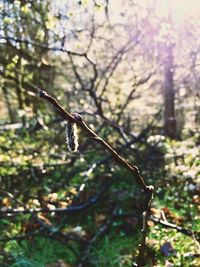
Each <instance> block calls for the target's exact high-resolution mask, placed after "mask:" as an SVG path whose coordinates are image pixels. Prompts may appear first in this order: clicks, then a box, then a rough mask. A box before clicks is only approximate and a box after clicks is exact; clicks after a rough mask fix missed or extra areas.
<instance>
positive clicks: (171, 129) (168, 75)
mask: <svg viewBox="0 0 200 267" xmlns="http://www.w3.org/2000/svg"><path fill="white" fill-rule="evenodd" d="M165 51H166V61H165V66H164V131H165V135H166V136H167V137H169V138H171V139H174V138H176V118H175V92H174V79H173V76H174V64H173V45H172V44H169V45H166V49H165Z"/></svg>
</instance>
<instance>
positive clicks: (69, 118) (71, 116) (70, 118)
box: [40, 90, 148, 192]
mask: <svg viewBox="0 0 200 267" xmlns="http://www.w3.org/2000/svg"><path fill="white" fill-rule="evenodd" d="M40 96H41V97H42V98H44V99H46V100H47V101H48V102H49V103H51V104H52V105H53V106H54V107H55V108H56V109H57V110H58V111H59V114H60V115H61V116H62V117H63V118H64V119H66V120H67V121H69V122H71V123H76V124H77V125H78V126H79V127H80V128H81V129H83V130H84V131H85V132H86V133H87V134H88V135H89V137H90V138H91V139H92V140H93V141H95V142H97V143H99V144H100V145H101V146H102V147H104V148H105V149H106V150H108V151H109V152H110V153H111V155H112V156H113V158H114V159H115V161H116V162H118V163H119V164H120V165H121V166H122V167H124V168H126V169H127V170H128V171H129V172H130V173H131V174H132V175H133V176H134V177H135V179H136V182H137V184H138V185H140V186H141V187H142V189H143V190H144V191H145V192H146V191H148V188H147V186H146V184H145V182H144V180H143V178H142V177H141V175H140V173H139V170H138V168H137V167H136V166H131V165H130V164H129V163H127V161H126V160H125V159H124V158H122V157H121V156H120V155H119V154H118V153H117V152H116V151H115V150H114V149H113V148H112V147H111V146H110V145H109V144H108V143H106V142H105V141H104V140H103V139H102V138H101V137H99V136H98V135H97V134H96V133H95V132H94V131H92V130H91V129H90V128H89V127H88V126H87V124H86V123H85V122H84V121H83V119H82V118H81V116H80V115H78V114H70V113H69V112H67V111H65V110H64V109H63V108H62V107H61V106H60V105H59V103H58V102H57V100H56V99H55V98H53V97H52V96H50V95H49V94H48V93H47V92H45V91H43V90H41V91H40Z"/></svg>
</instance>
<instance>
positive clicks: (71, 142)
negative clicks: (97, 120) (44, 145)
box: [66, 121, 78, 153]
mask: <svg viewBox="0 0 200 267" xmlns="http://www.w3.org/2000/svg"><path fill="white" fill-rule="evenodd" d="M66 143H67V146H68V149H69V151H70V152H71V153H73V152H76V151H77V148H78V132H77V125H76V123H71V122H69V121H68V122H67V127H66Z"/></svg>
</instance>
